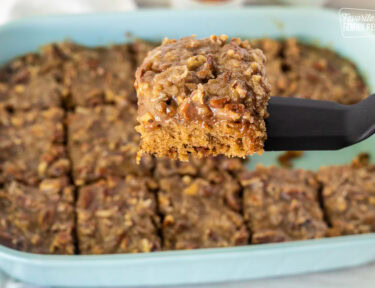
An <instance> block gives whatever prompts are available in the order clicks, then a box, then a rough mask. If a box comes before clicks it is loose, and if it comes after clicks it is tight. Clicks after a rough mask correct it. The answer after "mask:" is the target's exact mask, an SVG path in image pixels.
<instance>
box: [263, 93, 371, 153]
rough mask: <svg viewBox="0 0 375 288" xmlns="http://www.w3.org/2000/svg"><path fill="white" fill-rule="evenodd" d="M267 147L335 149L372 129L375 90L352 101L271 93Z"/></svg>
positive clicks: (358, 140)
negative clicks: (289, 96)
mask: <svg viewBox="0 0 375 288" xmlns="http://www.w3.org/2000/svg"><path fill="white" fill-rule="evenodd" d="M268 112H269V114H270V116H269V117H268V118H267V119H266V126H267V136H268V139H267V141H266V143H265V150H266V151H286V150H288V151H293V150H294V151H306V150H337V149H341V148H344V147H347V146H350V145H353V144H355V143H358V142H360V141H362V140H364V139H366V138H368V137H369V136H371V135H372V134H374V133H375V94H373V95H372V96H370V97H368V98H367V99H365V100H363V101H361V102H360V103H358V104H355V105H342V104H338V103H334V102H328V101H317V100H310V99H299V98H284V97H271V99H270V101H269V104H268Z"/></svg>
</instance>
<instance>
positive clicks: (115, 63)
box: [59, 42, 136, 107]
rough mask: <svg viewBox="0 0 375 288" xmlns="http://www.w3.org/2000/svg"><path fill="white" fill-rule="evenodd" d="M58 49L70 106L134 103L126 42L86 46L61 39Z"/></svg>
mask: <svg viewBox="0 0 375 288" xmlns="http://www.w3.org/2000/svg"><path fill="white" fill-rule="evenodd" d="M59 49H60V50H61V53H63V55H65V58H66V59H67V60H66V61H65V63H64V84H65V86H66V88H67V92H66V93H68V94H69V98H70V102H71V103H70V105H71V106H74V107H75V106H85V107H88V106H95V105H98V104H104V103H116V104H120V105H121V104H122V103H123V102H134V103H136V96H135V91H134V87H133V83H134V71H133V64H132V60H131V54H130V51H129V46H128V45H126V44H123V45H113V46H109V47H96V48H89V47H85V46H80V45H76V44H73V43H69V42H65V43H62V44H60V46H59Z"/></svg>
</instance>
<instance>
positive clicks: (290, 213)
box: [240, 166, 327, 244]
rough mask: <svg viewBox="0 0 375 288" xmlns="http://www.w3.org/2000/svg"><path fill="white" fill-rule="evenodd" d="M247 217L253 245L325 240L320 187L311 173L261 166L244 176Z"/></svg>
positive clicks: (242, 178) (242, 176)
mask: <svg viewBox="0 0 375 288" xmlns="http://www.w3.org/2000/svg"><path fill="white" fill-rule="evenodd" d="M240 178H241V184H242V186H243V187H244V192H243V193H244V194H243V198H244V200H243V201H244V208H243V209H244V211H243V213H244V217H245V221H246V222H247V225H248V228H249V229H250V231H251V233H252V240H251V242H252V243H255V244H258V243H270V242H284V241H291V240H304V239H313V238H321V237H324V236H325V235H326V233H327V226H326V224H325V222H324V221H323V212H322V210H321V209H320V206H319V199H318V189H319V184H318V182H317V181H316V179H315V178H314V175H313V173H312V172H309V171H304V170H290V169H285V168H277V167H263V166H258V167H257V169H256V170H255V171H252V172H251V171H248V172H245V173H243V174H242V175H241V176H240Z"/></svg>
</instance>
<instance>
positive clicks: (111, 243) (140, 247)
mask: <svg viewBox="0 0 375 288" xmlns="http://www.w3.org/2000/svg"><path fill="white" fill-rule="evenodd" d="M151 188H152V189H154V188H156V186H155V185H150V183H147V180H146V179H144V178H135V177H133V176H128V177H126V178H107V179H103V180H99V181H98V182H95V183H93V184H90V185H87V186H84V187H81V188H80V189H79V192H78V195H79V198H78V203H77V214H78V224H77V225H78V227H77V231H78V243H79V250H80V253H82V254H108V253H136V252H150V251H155V250H159V249H160V247H161V242H160V238H159V236H158V229H159V224H160V222H159V217H158V216H157V214H156V201H155V197H154V194H153V193H152V192H151V190H150V189H151Z"/></svg>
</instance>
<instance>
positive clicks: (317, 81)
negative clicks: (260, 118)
mask: <svg viewBox="0 0 375 288" xmlns="http://www.w3.org/2000/svg"><path fill="white" fill-rule="evenodd" d="M284 57H285V60H284V65H285V73H286V75H287V78H288V85H287V89H285V91H284V93H283V94H284V95H285V96H295V97H299V98H308V99H315V100H327V101H334V102H338V103H341V104H355V103H358V102H360V101H361V100H363V99H364V98H366V97H367V96H368V95H369V91H368V89H367V87H366V85H365V83H364V81H363V79H362V77H361V75H360V74H359V72H358V70H357V68H356V67H355V65H354V64H353V63H352V62H351V61H349V60H347V59H345V58H343V57H341V56H340V55H338V54H337V53H336V52H334V51H332V50H330V49H326V48H320V47H315V46H312V45H305V44H301V43H299V42H298V41H297V40H296V39H294V38H290V39H287V40H286V41H285V48H284Z"/></svg>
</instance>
